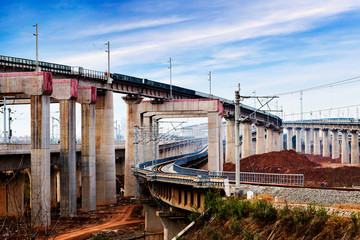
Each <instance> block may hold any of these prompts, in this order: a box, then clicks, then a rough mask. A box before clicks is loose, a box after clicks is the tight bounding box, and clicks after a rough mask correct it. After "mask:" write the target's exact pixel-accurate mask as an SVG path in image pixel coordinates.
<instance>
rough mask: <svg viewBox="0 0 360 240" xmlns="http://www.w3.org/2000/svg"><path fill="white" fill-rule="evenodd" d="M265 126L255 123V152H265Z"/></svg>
mask: <svg viewBox="0 0 360 240" xmlns="http://www.w3.org/2000/svg"><path fill="white" fill-rule="evenodd" d="M264 140H265V128H264V124H261V123H257V124H256V154H263V153H264V152H265V144H264Z"/></svg>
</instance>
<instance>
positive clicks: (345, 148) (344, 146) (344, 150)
mask: <svg viewBox="0 0 360 240" xmlns="http://www.w3.org/2000/svg"><path fill="white" fill-rule="evenodd" d="M341 133H342V138H341V163H350V162H349V137H348V131H347V129H343V130H341Z"/></svg>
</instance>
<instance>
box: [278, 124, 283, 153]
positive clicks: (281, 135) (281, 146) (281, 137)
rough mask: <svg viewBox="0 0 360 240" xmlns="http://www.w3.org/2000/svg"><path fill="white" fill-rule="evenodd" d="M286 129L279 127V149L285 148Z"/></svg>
mask: <svg viewBox="0 0 360 240" xmlns="http://www.w3.org/2000/svg"><path fill="white" fill-rule="evenodd" d="M283 135H284V130H283V128H280V129H279V151H282V150H283V149H284V136H283Z"/></svg>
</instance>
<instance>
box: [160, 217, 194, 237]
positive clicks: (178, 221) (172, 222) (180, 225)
mask: <svg viewBox="0 0 360 240" xmlns="http://www.w3.org/2000/svg"><path fill="white" fill-rule="evenodd" d="M156 215H158V216H160V219H161V223H162V225H163V227H164V240H170V239H173V238H174V237H175V236H176V234H178V233H179V232H181V230H183V229H184V228H185V227H186V225H187V224H186V223H185V221H184V220H185V218H176V217H174V216H173V214H172V213H166V212H165V213H164V212H159V211H157V212H156Z"/></svg>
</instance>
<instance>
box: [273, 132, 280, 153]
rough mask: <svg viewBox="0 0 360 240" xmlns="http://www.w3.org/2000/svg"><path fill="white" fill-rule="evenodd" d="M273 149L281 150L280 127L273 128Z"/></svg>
mask: <svg viewBox="0 0 360 240" xmlns="http://www.w3.org/2000/svg"><path fill="white" fill-rule="evenodd" d="M273 143H274V145H273V150H274V151H276V152H277V151H278V150H279V129H278V128H275V129H274V130H273Z"/></svg>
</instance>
